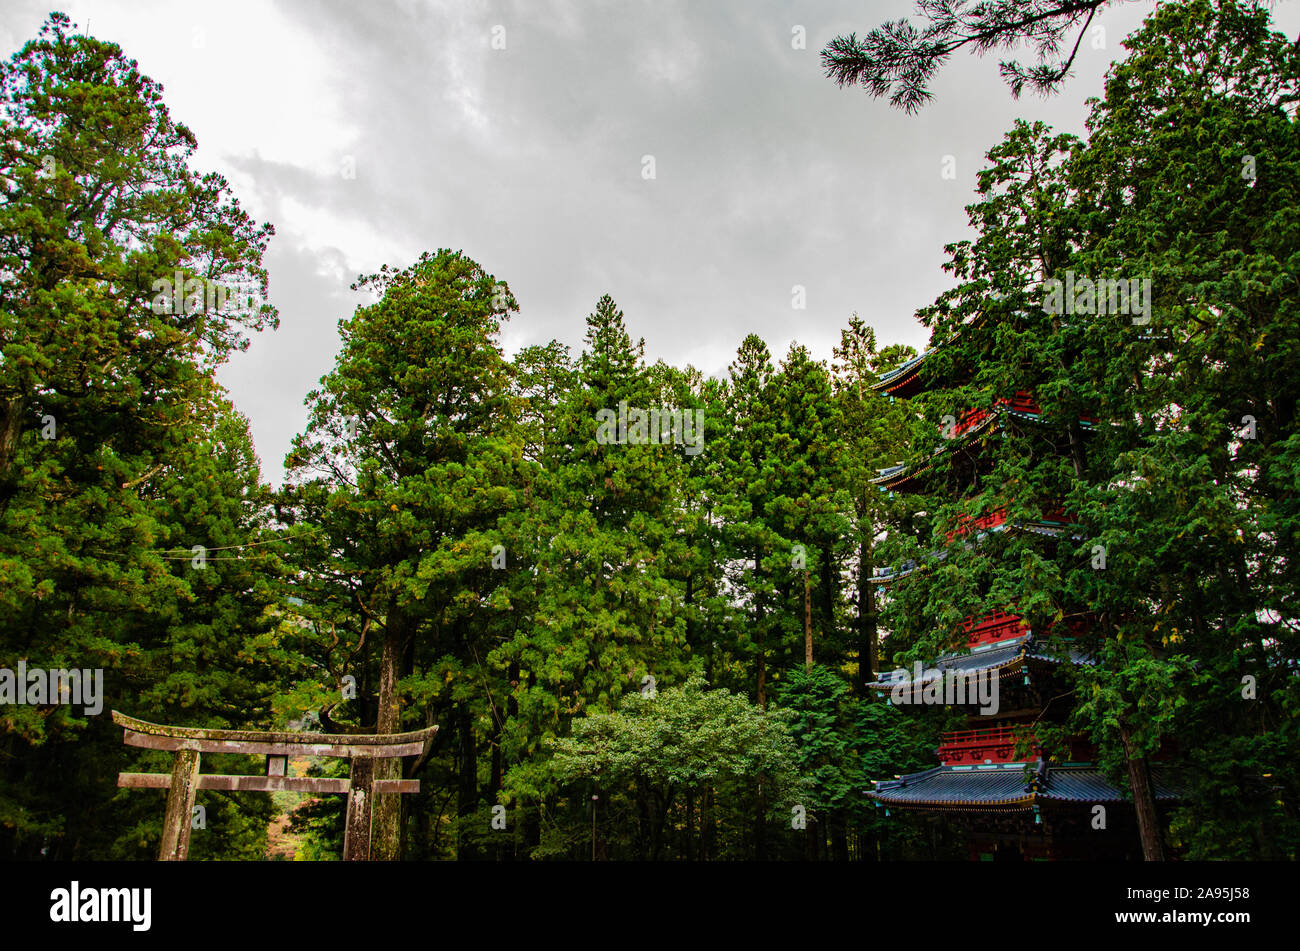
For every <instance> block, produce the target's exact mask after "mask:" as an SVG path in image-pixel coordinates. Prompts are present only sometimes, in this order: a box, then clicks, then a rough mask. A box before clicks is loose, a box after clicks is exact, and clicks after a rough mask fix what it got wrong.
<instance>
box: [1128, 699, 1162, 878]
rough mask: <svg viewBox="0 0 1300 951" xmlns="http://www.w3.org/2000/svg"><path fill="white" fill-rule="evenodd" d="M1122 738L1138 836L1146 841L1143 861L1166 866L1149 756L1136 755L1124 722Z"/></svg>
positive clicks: (1144, 842) (1143, 841)
mask: <svg viewBox="0 0 1300 951" xmlns="http://www.w3.org/2000/svg"><path fill="white" fill-rule="evenodd" d="M1119 735H1120V739H1121V740H1122V741H1123V743H1124V759H1125V762H1126V763H1127V764H1128V781H1129V785H1130V786H1132V787H1133V805H1134V807H1135V808H1136V809H1137V822H1138V835H1139V836H1140V837H1141V839H1142V858H1143V859H1144V860H1146V861H1148V862H1163V861H1164V860H1165V846H1164V842H1163V840H1162V838H1161V835H1160V817H1159V816H1158V815H1157V814H1156V796H1155V790H1154V789H1153V788H1152V786H1151V771H1150V768H1149V767H1148V765H1147V760H1146V757H1145V756H1134V755H1133V742H1132V734H1131V733H1130V732H1129V728H1128V724H1127V723H1125V722H1123V721H1122V720H1121V721H1120V725H1119Z"/></svg>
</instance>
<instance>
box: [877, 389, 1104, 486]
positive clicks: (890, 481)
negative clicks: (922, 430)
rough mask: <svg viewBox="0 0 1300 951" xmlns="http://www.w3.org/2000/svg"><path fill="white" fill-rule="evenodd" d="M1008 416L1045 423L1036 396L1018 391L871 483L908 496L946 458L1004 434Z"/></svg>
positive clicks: (1085, 421) (1088, 422) (1088, 421)
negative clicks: (928, 450)
mask: <svg viewBox="0 0 1300 951" xmlns="http://www.w3.org/2000/svg"><path fill="white" fill-rule="evenodd" d="M1008 416H1010V417H1014V418H1016V419H1023V420H1027V421H1029V422H1035V423H1036V422H1040V421H1041V420H1042V416H1043V411H1042V409H1041V408H1040V407H1039V405H1038V403H1037V402H1036V401H1035V400H1034V398H1033V395H1032V394H1031V393H1029V392H1027V391H1025V390H1018V391H1016V394H1015V395H1014V396H1012V397H1007V398H1001V399H998V400H996V401H994V403H993V405H992V406H991V407H989V408H987V409H968V410H966V412H964V413H963V414H962V415H961V418H960V419H959V420H957V424H956V425H955V426H954V427H953V431H952V436H950V437H949V442H948V443H947V444H946V445H944V446H942V447H941V448H939V449H937V450H936V451H934V452H932V453H931V454H930V455H929V456H927V457H926V458H925V459H922V460H921V461H920V462H918V463H914V464H912V465H907V464H904V463H899V464H897V465H894V466H890V467H888V468H885V469H879V470H877V472H878V475H877V476H876V478H874V479H871V480H870V482H871V484H872V485H875V486H879V487H880V488H882V489H886V490H888V491H894V492H909V491H911V490H912V489H914V488H916V487H917V486H918V485H919V480H920V477H921V476H922V475H924V474H925V473H927V472H929V471H930V470H931V469H933V468H934V466H935V463H936V462H938V460H939V459H941V458H942V457H943V456H944V455H945V454H947V453H950V452H954V451H956V450H958V449H961V448H963V447H965V446H967V445H969V444H970V443H972V442H974V441H975V440H976V439H977V438H979V437H981V436H984V435H986V434H988V433H993V432H999V431H1001V429H1002V427H1003V424H1004V423H1005V421H1006V418H1007V417H1008ZM1096 422H1097V421H1096V420H1095V419H1093V418H1090V417H1084V418H1081V419H1080V420H1079V425H1080V426H1082V427H1083V428H1084V429H1085V430H1088V429H1092V428H1093V425H1094V424H1095V423H1096Z"/></svg>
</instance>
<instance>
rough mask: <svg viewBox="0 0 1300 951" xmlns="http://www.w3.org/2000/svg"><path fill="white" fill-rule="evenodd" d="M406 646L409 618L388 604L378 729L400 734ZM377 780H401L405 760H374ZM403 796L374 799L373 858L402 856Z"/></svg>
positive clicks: (380, 667)
mask: <svg viewBox="0 0 1300 951" xmlns="http://www.w3.org/2000/svg"><path fill="white" fill-rule="evenodd" d="M405 648H406V619H405V618H404V617H403V616H402V614H401V613H400V612H399V611H397V610H396V609H394V608H393V607H392V606H391V605H390V607H389V612H388V616H387V617H386V618H385V621H384V643H383V647H382V649H381V650H380V654H379V710H378V713H377V716H376V726H375V732H377V733H400V732H401V731H402V711H401V705H400V704H399V703H398V700H397V683H398V681H400V680H401V679H402V670H401V668H402V660H403V655H404V653H405ZM374 778H375V779H401V778H402V761H401V760H400V759H398V758H396V757H393V758H391V759H381V760H379V761H378V762H376V763H375V770H374ZM402 798H403V797H402V796H400V795H397V794H395V793H385V794H383V795H376V796H374V798H373V802H374V814H373V823H374V825H373V830H374V831H373V833H372V835H371V840H370V857H371V858H372V859H373V860H374V861H376V862H396V861H397V860H399V859H400V858H401V857H402Z"/></svg>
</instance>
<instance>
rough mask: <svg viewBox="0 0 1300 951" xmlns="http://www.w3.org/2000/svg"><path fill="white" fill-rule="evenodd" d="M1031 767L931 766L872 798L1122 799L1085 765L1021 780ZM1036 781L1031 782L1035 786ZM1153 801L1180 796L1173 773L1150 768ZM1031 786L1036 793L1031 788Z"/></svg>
mask: <svg viewBox="0 0 1300 951" xmlns="http://www.w3.org/2000/svg"><path fill="white" fill-rule="evenodd" d="M1026 765H1028V766H1029V767H1030V768H1031V769H1032V768H1035V766H1036V764H1034V763H1029V764H1025V763H1011V764H1005V765H999V766H996V767H989V768H984V769H980V768H979V767H976V768H974V769H971V768H959V767H953V766H936V767H934V768H933V769H928V770H926V771H925V772H921V773H911V774H909V775H907V776H903V777H902V778H901V779H890V780H881V781H879V782H877V783H876V789H875V791H874V792H870V793H867V795H868V796H870V797H871V798H872V799H875V800H877V801H879V802H881V803H884V804H887V805H888V804H897V805H915V806H924V805H935V806H945V805H950V806H967V807H976V806H988V807H993V808H996V807H1021V808H1024V807H1026V806H1029V805H1032V804H1033V803H1034V802H1035V801H1037V800H1048V801H1053V802H1080V803H1095V802H1121V801H1123V800H1125V799H1127V798H1128V796H1127V795H1126V794H1125V793H1124V791H1123V790H1121V789H1120V788H1119V787H1118V786H1115V785H1114V784H1113V783H1111V782H1109V781H1108V780H1107V779H1106V777H1105V774H1104V773H1103V772H1102V771H1101V770H1100V769H1096V768H1095V767H1091V766H1057V767H1048V768H1046V769H1045V770H1042V778H1041V780H1039V779H1038V778H1037V776H1036V775H1032V774H1031V775H1030V777H1029V779H1026V778H1025V767H1026ZM1036 780H1037V782H1036ZM1151 782H1152V785H1153V786H1154V787H1155V794H1156V798H1157V799H1177V798H1179V797H1180V796H1181V795H1182V794H1183V787H1182V784H1181V783H1180V782H1179V781H1178V777H1177V774H1176V773H1174V772H1173V771H1172V770H1170V769H1168V768H1166V767H1160V766H1155V767H1152V769H1151ZM1035 786H1037V788H1036V789H1035Z"/></svg>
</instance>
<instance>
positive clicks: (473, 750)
mask: <svg viewBox="0 0 1300 951" xmlns="http://www.w3.org/2000/svg"><path fill="white" fill-rule="evenodd" d="M456 728H457V733H458V735H459V739H460V743H459V755H458V756H457V759H458V760H459V762H460V773H459V776H458V780H457V785H456V815H457V816H459V817H460V818H461V820H462V822H463V821H464V820H465V819H466V818H467V817H469V816H472V815H474V813H475V812H476V811H477V810H478V744H477V743H476V742H475V740H474V721H473V720H472V719H471V717H470V712H469V710H468V708H466V707H461V708H460V709H459V710H458V711H457V713H456ZM462 828H463V827H462ZM456 858H457V859H459V860H461V861H466V860H471V859H477V858H479V850H478V848H477V847H476V846H475V845H474V842H473V840H472V839H469V840H467V839H466V837H465V836H464V835H463V834H462V835H461V836H460V839H459V841H458V842H457V843H456Z"/></svg>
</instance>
